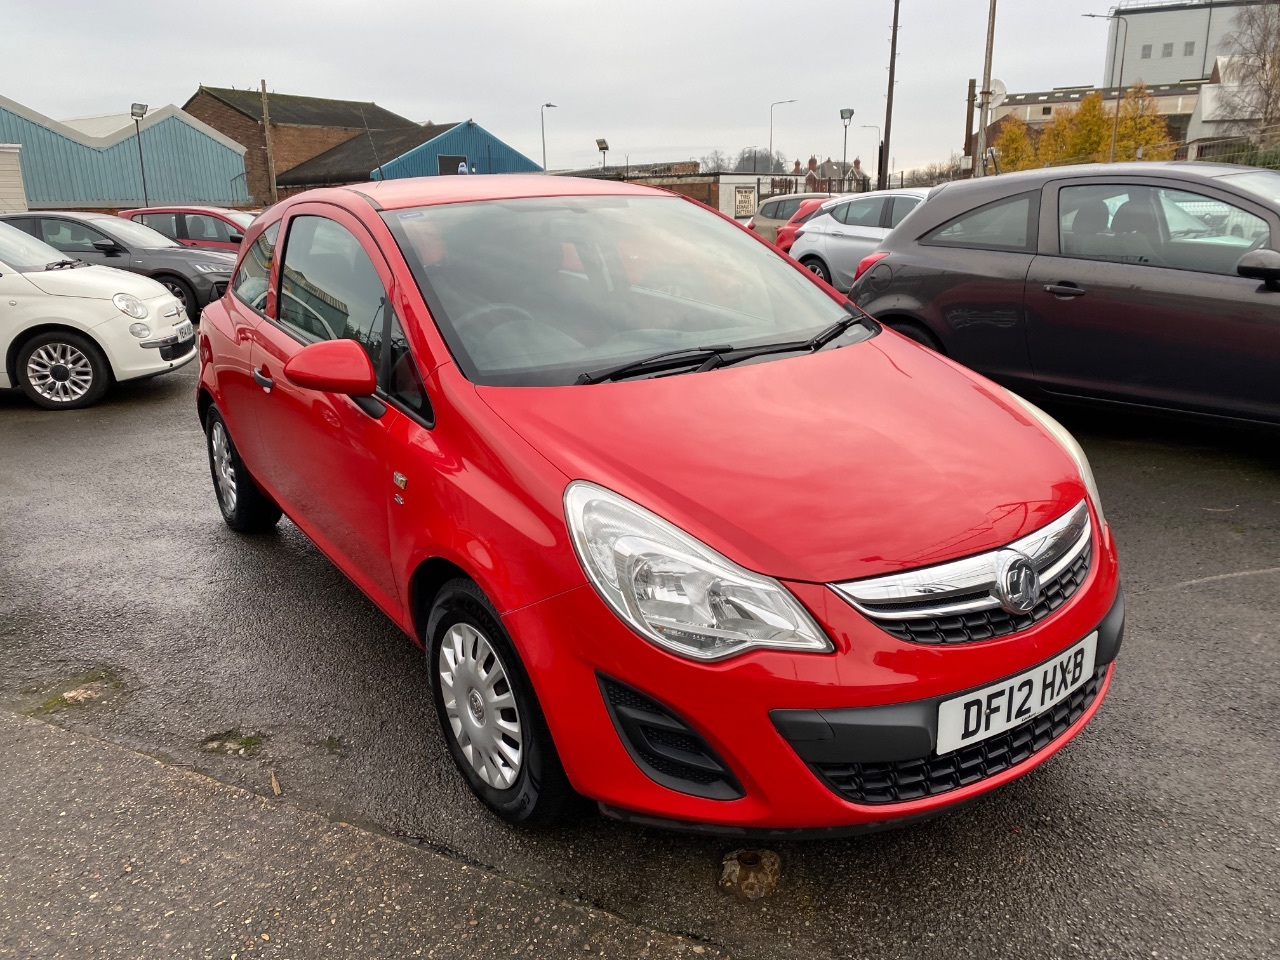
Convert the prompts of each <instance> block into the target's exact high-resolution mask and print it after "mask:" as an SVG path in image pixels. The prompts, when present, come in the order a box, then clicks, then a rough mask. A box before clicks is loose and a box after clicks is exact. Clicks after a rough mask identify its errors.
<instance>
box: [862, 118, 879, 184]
mask: <svg viewBox="0 0 1280 960" xmlns="http://www.w3.org/2000/svg"><path fill="white" fill-rule="evenodd" d="M862 129H863V130H874V131H875V132H876V187H877V188H878V189H880V190H883V189H884V141H883V140H881V139H880V128H879V127H877V126H876V125H875V124H874V123H864V124H862Z"/></svg>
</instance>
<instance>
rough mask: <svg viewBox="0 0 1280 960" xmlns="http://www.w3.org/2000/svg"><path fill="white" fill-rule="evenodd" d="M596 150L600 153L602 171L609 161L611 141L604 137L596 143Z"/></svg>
mask: <svg viewBox="0 0 1280 960" xmlns="http://www.w3.org/2000/svg"><path fill="white" fill-rule="evenodd" d="M596 149H597V150H599V151H600V170H601V172H603V171H604V169H605V164H606V162H607V161H608V159H609V141H608V140H605V139H604V138H603V137H602V138H600V139H599V140H597V141H596Z"/></svg>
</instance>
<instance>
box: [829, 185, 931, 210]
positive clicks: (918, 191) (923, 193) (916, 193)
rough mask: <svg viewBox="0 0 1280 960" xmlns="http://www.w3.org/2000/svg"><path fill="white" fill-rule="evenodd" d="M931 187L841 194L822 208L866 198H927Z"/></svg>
mask: <svg viewBox="0 0 1280 960" xmlns="http://www.w3.org/2000/svg"><path fill="white" fill-rule="evenodd" d="M931 189H933V188H932V187H894V188H893V189H892V190H864V191H863V192H862V193H842V194H839V195H838V196H834V197H832V198H831V199H829V200H827V201H826V202H824V203H823V204H822V205H823V206H824V207H828V206H830V207H834V206H835V205H836V204H837V203H844V202H845V201H846V200H863V199H865V198H867V197H920V198H921V199H923V198H925V197H927V196H929V191H930V190H931Z"/></svg>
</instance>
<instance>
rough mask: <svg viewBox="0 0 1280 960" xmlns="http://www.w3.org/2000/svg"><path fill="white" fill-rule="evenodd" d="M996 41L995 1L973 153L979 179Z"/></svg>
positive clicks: (982, 171) (983, 167)
mask: <svg viewBox="0 0 1280 960" xmlns="http://www.w3.org/2000/svg"><path fill="white" fill-rule="evenodd" d="M995 41H996V0H991V13H990V15H989V16H988V18H987V59H986V61H985V63H984V64H983V66H982V107H981V108H980V109H979V111H978V146H977V149H976V150H975V151H974V157H973V164H974V166H973V175H974V176H975V177H981V176H982V175H983V174H985V173H986V169H987V124H988V123H990V122H991V51H992V48H994V46H995Z"/></svg>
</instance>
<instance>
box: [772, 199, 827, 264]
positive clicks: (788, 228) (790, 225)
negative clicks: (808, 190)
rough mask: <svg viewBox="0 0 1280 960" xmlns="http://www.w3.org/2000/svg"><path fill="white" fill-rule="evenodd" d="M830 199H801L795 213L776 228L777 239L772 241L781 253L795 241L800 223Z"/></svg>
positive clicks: (785, 251)
mask: <svg viewBox="0 0 1280 960" xmlns="http://www.w3.org/2000/svg"><path fill="white" fill-rule="evenodd" d="M830 199H831V198H830V197H814V198H813V199H811V200H803V201H801V203H800V206H799V207H798V208H797V209H796V212H795V215H794V216H792V218H791V219H790V220H788V221H787V222H786V223H784V224H783V225H782V226H780V227H779V228H778V239H777V240H775V241H774V243H775V245H776V246H777V248H778V249H779V250H781V251H782V252H783V253H787V252H789V251H790V250H791V245H792V244H793V243H795V242H796V232H797V231H798V230H799V229H800V227H801V226H802V225H804V224H806V223H808V222H809V221H810V220H812V219H813V218H814V217H815V216H816V215H817V212H818V211H819V210H820V209H822V205H823V204H824V203H826V202H827V201H828V200H830Z"/></svg>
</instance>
